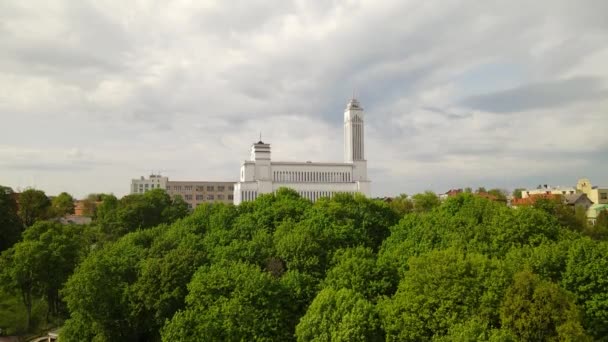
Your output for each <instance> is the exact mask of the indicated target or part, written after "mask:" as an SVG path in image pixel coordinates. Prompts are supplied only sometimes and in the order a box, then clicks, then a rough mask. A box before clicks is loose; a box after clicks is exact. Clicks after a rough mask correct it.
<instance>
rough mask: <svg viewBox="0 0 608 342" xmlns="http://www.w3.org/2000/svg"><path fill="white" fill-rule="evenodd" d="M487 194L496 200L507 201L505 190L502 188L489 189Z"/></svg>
mask: <svg viewBox="0 0 608 342" xmlns="http://www.w3.org/2000/svg"><path fill="white" fill-rule="evenodd" d="M488 194H490V195H492V196H494V197H496V201H498V202H502V203H507V191H506V190H502V189H490V190H488Z"/></svg>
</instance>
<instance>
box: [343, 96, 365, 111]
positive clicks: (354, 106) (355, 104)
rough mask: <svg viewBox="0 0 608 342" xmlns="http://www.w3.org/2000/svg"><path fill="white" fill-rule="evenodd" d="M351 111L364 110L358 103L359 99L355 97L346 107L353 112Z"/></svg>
mask: <svg viewBox="0 0 608 342" xmlns="http://www.w3.org/2000/svg"><path fill="white" fill-rule="evenodd" d="M353 95H354V93H353ZM351 109H360V110H363V108H362V107H361V104H359V101H357V99H356V98H355V97H354V96H353V98H352V99H351V100H350V101H348V104H347V105H346V110H351Z"/></svg>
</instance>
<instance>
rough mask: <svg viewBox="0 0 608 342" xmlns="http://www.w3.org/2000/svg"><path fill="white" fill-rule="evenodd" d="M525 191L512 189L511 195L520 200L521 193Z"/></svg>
mask: <svg viewBox="0 0 608 342" xmlns="http://www.w3.org/2000/svg"><path fill="white" fill-rule="evenodd" d="M525 190H526V189H524V188H516V189H513V193H512V196H513V198H521V193H522V192H523V191H525Z"/></svg>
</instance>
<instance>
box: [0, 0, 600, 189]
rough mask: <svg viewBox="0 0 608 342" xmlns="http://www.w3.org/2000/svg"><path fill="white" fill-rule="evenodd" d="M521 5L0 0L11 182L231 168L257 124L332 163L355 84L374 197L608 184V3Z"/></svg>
mask: <svg viewBox="0 0 608 342" xmlns="http://www.w3.org/2000/svg"><path fill="white" fill-rule="evenodd" d="M521 4H525V10H523V8H524V6H521V5H518V4H517V2H512V1H511V2H495V3H493V4H489V3H474V2H459V1H449V2H441V3H428V2H427V3H420V2H400V1H395V2H393V1H374V2H356V1H337V2H333V3H332V4H331V5H313V4H310V3H300V2H274V3H273V2H269V1H268V2H266V1H264V2H247V3H241V4H230V3H225V2H221V3H210V2H207V3H205V4H204V5H195V4H187V3H178V2H176V3H172V4H162V5H154V4H151V3H147V2H145V1H144V2H138V3H137V4H129V5H128V6H130V8H127V7H126V5H125V4H124V3H121V2H108V3H106V4H105V5H103V6H101V5H97V4H89V3H87V2H78V3H75V2H68V1H56V2H49V3H45V4H33V3H19V2H13V3H9V2H5V3H2V4H0V23H2V25H0V47H1V48H2V50H1V51H3V52H2V54H0V73H1V74H2V75H3V77H0V116H1V117H2V121H3V123H4V125H3V128H4V130H3V134H2V138H0V184H2V185H6V186H11V187H13V188H25V187H28V186H34V187H36V188H39V189H42V190H44V191H46V192H47V194H49V195H55V194H58V193H59V192H61V191H67V192H69V193H71V194H73V195H74V196H76V197H84V196H85V195H86V194H88V193H93V192H112V193H115V194H117V195H125V194H128V192H129V181H130V180H131V179H132V178H137V177H139V176H141V175H146V176H147V175H148V173H149V172H150V171H154V172H156V171H160V172H161V173H162V174H163V175H167V176H169V177H170V178H171V179H175V180H192V181H195V180H210V181H235V182H236V181H237V180H238V177H239V173H238V170H239V166H240V164H241V163H242V162H243V160H246V159H247V158H248V154H249V150H248V147H249V146H250V145H251V143H253V142H254V141H256V140H257V139H258V136H259V132H260V131H261V132H262V135H263V138H264V139H263V140H264V141H265V142H268V143H271V144H272V146H273V151H272V153H273V159H274V158H275V157H276V159H277V160H285V161H298V160H312V161H315V162H324V161H332V160H341V159H342V151H341V148H340V147H341V146H342V111H343V108H344V105H345V103H347V102H348V100H349V99H350V98H351V96H352V95H351V94H352V92H353V89H356V94H357V98H359V99H360V100H361V102H362V104H363V106H364V108H365V112H366V132H365V140H366V157H367V160H368V173H369V178H370V179H371V180H372V181H373V183H372V196H394V195H397V194H399V193H403V192H406V193H409V194H411V193H416V192H421V191H424V190H427V189H428V190H433V191H436V192H445V191H447V190H448V189H450V188H464V187H467V186H471V187H477V186H486V187H488V188H490V187H499V188H509V189H510V188H514V187H533V186H536V185H538V184H552V185H574V184H575V183H576V180H577V179H579V178H583V177H585V178H589V179H591V181H592V182H593V183H594V184H597V185H600V186H608V176H607V175H606V170H608V134H607V133H606V132H607V131H608V113H607V110H608V66H607V65H606V64H605V60H608V22H606V20H605V15H604V13H607V12H608V3H606V2H603V1H593V0H590V1H584V2H580V3H573V2H571V1H537V2H534V3H523V2H522V3H521Z"/></svg>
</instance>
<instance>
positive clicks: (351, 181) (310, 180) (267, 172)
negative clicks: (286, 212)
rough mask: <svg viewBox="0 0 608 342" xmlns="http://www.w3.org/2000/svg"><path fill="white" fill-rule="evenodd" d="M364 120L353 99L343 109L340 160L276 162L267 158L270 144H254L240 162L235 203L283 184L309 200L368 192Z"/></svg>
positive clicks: (360, 109)
mask: <svg viewBox="0 0 608 342" xmlns="http://www.w3.org/2000/svg"><path fill="white" fill-rule="evenodd" d="M363 123H364V118H363V108H361V106H360V105H359V102H358V101H357V100H355V99H352V100H351V101H350V102H349V103H348V105H347V106H346V110H345V111H344V160H345V162H343V163H313V162H275V161H271V158H270V144H265V143H264V142H262V141H259V142H257V143H255V144H253V146H252V147H251V158H250V160H248V161H244V162H243V164H242V165H241V174H240V178H239V182H238V183H236V185H235V187H234V204H239V203H241V202H245V201H252V200H255V199H256V198H257V197H258V196H259V195H262V194H269V193H273V192H275V191H277V190H278V189H279V188H282V187H287V188H291V189H294V190H295V191H297V192H298V193H299V194H300V195H301V196H302V197H305V198H308V199H310V200H311V201H316V200H317V199H319V198H321V197H331V196H332V195H333V194H335V193H339V192H349V193H355V192H358V193H361V194H364V195H366V196H369V195H370V181H369V179H368V178H367V161H366V160H365V150H364V125H363Z"/></svg>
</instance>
